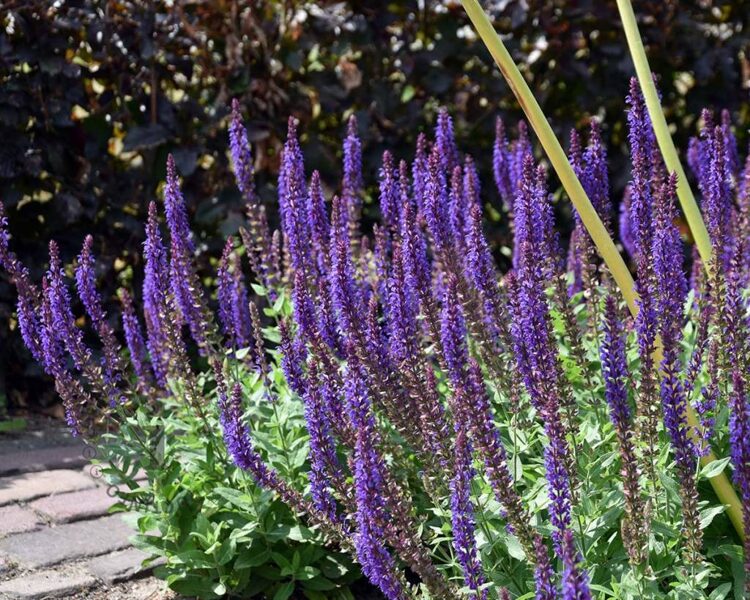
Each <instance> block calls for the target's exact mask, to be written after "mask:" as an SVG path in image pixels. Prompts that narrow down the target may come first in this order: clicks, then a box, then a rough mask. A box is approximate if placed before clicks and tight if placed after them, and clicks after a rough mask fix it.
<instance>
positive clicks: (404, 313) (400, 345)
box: [383, 245, 419, 366]
mask: <svg viewBox="0 0 750 600" xmlns="http://www.w3.org/2000/svg"><path fill="white" fill-rule="evenodd" d="M387 288H388V297H387V302H385V303H384V307H383V308H384V311H385V317H386V326H387V329H388V338H389V344H388V349H389V352H390V356H391V358H392V359H393V362H394V364H395V365H397V366H398V365H400V364H402V363H404V362H405V361H406V360H408V359H409V358H411V357H414V356H416V355H417V353H418V347H417V341H418V339H419V338H418V335H419V334H418V329H417V312H418V306H417V300H416V298H415V297H414V295H413V294H412V293H410V292H411V290H410V289H409V287H407V285H406V272H405V269H404V261H403V255H402V250H401V246H399V245H397V246H395V247H394V249H393V257H392V259H391V272H390V273H389V275H388V282H387Z"/></svg>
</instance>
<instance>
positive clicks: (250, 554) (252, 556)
mask: <svg viewBox="0 0 750 600" xmlns="http://www.w3.org/2000/svg"><path fill="white" fill-rule="evenodd" d="M269 560H271V553H270V552H269V551H268V549H267V548H258V549H257V550H250V551H248V550H246V551H244V552H241V553H240V554H239V556H238V557H237V560H235V561H234V565H233V567H234V570H235V571H239V570H242V569H251V568H253V567H259V566H260V565H262V564H265V563H267V562H268V561H269Z"/></svg>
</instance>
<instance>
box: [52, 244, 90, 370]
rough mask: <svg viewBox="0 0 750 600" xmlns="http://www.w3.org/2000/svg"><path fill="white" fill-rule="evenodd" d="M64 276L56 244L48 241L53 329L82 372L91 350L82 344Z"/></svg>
mask: <svg viewBox="0 0 750 600" xmlns="http://www.w3.org/2000/svg"><path fill="white" fill-rule="evenodd" d="M64 278H65V274H64V273H63V268H62V265H61V264H60V253H59V250H58V248H57V244H56V243H55V242H50V243H49V270H48V271H47V277H46V279H47V285H48V297H49V308H50V311H51V315H52V320H53V323H54V329H53V331H54V332H55V335H56V336H58V337H59V339H60V340H61V341H62V342H63V343H64V344H65V348H66V349H67V350H68V352H69V353H70V356H71V357H72V359H73V364H75V366H76V369H78V370H79V371H81V372H83V371H84V370H85V369H86V367H87V366H88V364H89V362H90V361H91V350H90V349H89V348H88V347H87V346H86V344H84V342H83V333H82V332H81V330H80V329H78V327H77V326H76V319H75V317H74V316H73V310H72V308H71V305H70V294H69V292H68V287H67V285H66V284H65V279H64Z"/></svg>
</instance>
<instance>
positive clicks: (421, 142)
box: [411, 133, 430, 214]
mask: <svg viewBox="0 0 750 600" xmlns="http://www.w3.org/2000/svg"><path fill="white" fill-rule="evenodd" d="M427 157H428V150H427V136H426V135H425V134H424V133H420V134H419V135H418V136H417V149H416V153H415V154H414V161H413V162H412V165H411V177H412V195H413V196H414V201H415V203H416V205H417V210H418V211H419V212H420V213H421V214H424V210H425V209H424V205H425V194H426V192H427V178H428V177H429V173H430V171H429V166H428V164H427Z"/></svg>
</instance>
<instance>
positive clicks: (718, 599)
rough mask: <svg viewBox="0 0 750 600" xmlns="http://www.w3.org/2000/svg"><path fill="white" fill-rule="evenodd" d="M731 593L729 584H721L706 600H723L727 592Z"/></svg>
mask: <svg viewBox="0 0 750 600" xmlns="http://www.w3.org/2000/svg"><path fill="white" fill-rule="evenodd" d="M731 591H732V584H731V583H722V584H721V585H720V586H719V587H717V588H716V589H715V590H714V591H713V592H711V595H710V596H709V597H708V600H724V599H725V598H726V597H727V596H728V595H729V592H731Z"/></svg>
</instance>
